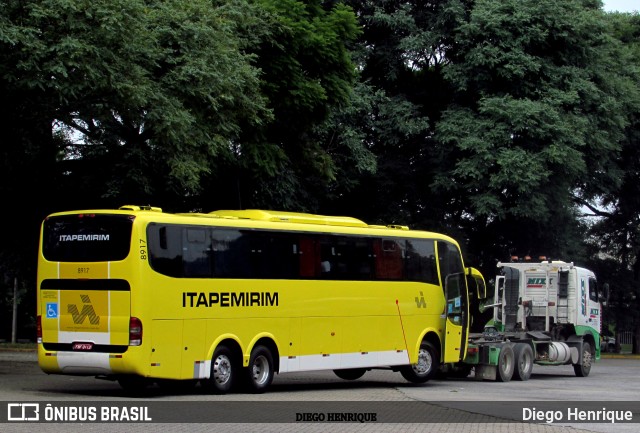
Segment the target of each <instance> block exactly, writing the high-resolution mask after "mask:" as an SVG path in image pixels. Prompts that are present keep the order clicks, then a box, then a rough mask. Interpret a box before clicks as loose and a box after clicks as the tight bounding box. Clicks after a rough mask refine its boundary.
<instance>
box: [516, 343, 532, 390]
mask: <svg viewBox="0 0 640 433" xmlns="http://www.w3.org/2000/svg"><path fill="white" fill-rule="evenodd" d="M513 356H514V358H515V361H516V365H515V368H514V370H513V379H515V380H522V381H524V380H529V378H530V377H531V373H532V372H533V349H531V346H529V345H528V344H526V343H517V344H516V345H515V347H514V348H513Z"/></svg>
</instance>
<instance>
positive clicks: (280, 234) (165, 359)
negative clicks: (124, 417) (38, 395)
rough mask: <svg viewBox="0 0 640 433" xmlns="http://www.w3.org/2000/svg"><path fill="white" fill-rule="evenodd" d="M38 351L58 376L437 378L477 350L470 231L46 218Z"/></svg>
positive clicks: (308, 222) (265, 219)
mask: <svg viewBox="0 0 640 433" xmlns="http://www.w3.org/2000/svg"><path fill="white" fill-rule="evenodd" d="M37 284H38V303H37V309H38V311H37V329H38V362H39V365H40V368H41V369H42V370H43V371H44V372H46V373H51V374H70V375H85V376H95V377H98V378H107V379H115V380H118V382H119V383H120V385H121V386H122V387H123V388H125V389H128V390H137V389H140V388H143V387H145V386H146V385H147V384H148V383H152V382H155V383H158V384H160V385H162V386H164V385H167V386H174V385H185V386H186V385H194V384H197V383H200V384H201V385H202V386H204V387H207V388H209V389H210V390H211V392H215V393H226V392H228V391H230V390H232V389H234V388H236V386H242V387H243V388H242V389H247V390H249V391H251V392H257V393H259V392H263V391H265V390H266V389H267V388H268V387H269V385H270V384H271V382H272V380H273V377H274V374H276V373H278V374H281V373H289V372H300V371H310V370H333V371H334V372H335V374H336V375H337V376H338V377H340V378H342V379H347V380H354V379H357V378H359V377H361V376H362V375H363V374H364V373H365V372H366V371H367V370H370V369H373V368H376V369H377V368H389V369H392V370H394V371H399V372H400V373H401V374H402V376H403V377H404V378H405V379H407V380H408V381H411V382H414V383H422V382H426V381H427V380H428V379H429V378H431V377H432V376H433V375H434V373H435V372H436V371H437V370H438V368H439V366H440V365H441V364H442V363H456V362H459V361H461V360H462V359H463V358H464V356H465V353H466V345H467V337H468V325H469V323H468V322H469V288H470V287H471V288H472V289H473V290H477V289H481V290H484V280H483V278H482V275H481V274H480V273H479V272H478V271H477V270H475V269H473V268H465V267H464V264H463V259H462V255H461V252H460V248H459V245H458V243H457V242H456V241H455V240H454V239H452V238H450V237H448V236H445V235H442V234H438V233H432V232H426V231H417V230H409V229H408V228H407V227H404V226H380V225H368V224H366V223H364V222H362V221H360V220H358V219H355V218H350V217H330V216H321V215H312V214H304V213H292V212H280V211H263V210H239V211H216V212H212V213H184V214H177V213H176V214H172V213H166V212H162V210H161V209H158V208H153V207H140V206H123V207H121V208H120V209H114V210H105V209H102V210H82V211H70V212H60V213H55V214H52V215H50V216H48V217H47V218H46V219H45V220H44V221H43V224H42V229H41V236H40V248H39V254H38V282H37Z"/></svg>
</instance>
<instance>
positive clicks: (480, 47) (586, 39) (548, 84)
mask: <svg viewBox="0 0 640 433" xmlns="http://www.w3.org/2000/svg"><path fill="white" fill-rule="evenodd" d="M599 6H600V5H599V3H598V2H592V3H587V2H582V1H577V0H576V1H566V2H554V1H540V2H520V1H511V0H505V1H501V2H492V1H484V0H481V1H477V2H476V3H475V5H474V7H473V9H472V10H471V12H470V14H469V16H468V18H467V19H466V20H465V22H464V23H462V24H461V25H460V26H459V27H458V29H457V32H456V41H457V44H456V46H455V49H454V50H450V51H449V52H448V58H449V61H450V63H449V65H448V66H447V68H446V69H445V71H444V73H445V77H446V80H447V82H448V83H449V84H450V86H451V88H452V89H453V92H454V97H453V100H452V102H451V104H450V105H449V106H448V108H447V109H446V110H445V111H444V112H443V115H442V118H441V119H440V120H439V121H438V123H437V126H436V141H437V143H438V146H439V149H440V158H439V161H438V162H436V163H435V164H434V167H438V173H437V174H436V181H435V182H434V184H433V186H434V188H436V189H438V190H440V191H446V192H448V194H450V196H451V197H453V198H452V206H451V210H452V215H456V218H458V219H459V221H460V225H462V226H463V227H466V228H467V230H465V231H466V232H467V233H471V236H472V237H474V236H475V237H476V238H477V239H480V238H481V237H487V236H488V238H489V239H493V240H494V242H493V243H494V245H493V246H492V247H491V250H492V251H490V252H489V254H486V253H483V255H485V256H494V257H505V256H506V255H507V254H509V253H511V252H512V251H513V252H517V253H520V254H523V253H535V254H539V253H543V254H545V255H550V256H552V257H569V256H570V257H572V260H573V261H580V260H581V259H582V258H586V256H585V250H584V246H583V242H582V236H581V228H580V224H579V222H578V221H577V217H578V215H579V213H578V210H577V209H576V208H575V206H574V205H573V204H572V199H573V194H574V193H575V192H576V190H577V189H579V188H580V187H581V186H583V185H585V184H589V185H593V186H595V185H602V184H612V185H615V184H619V182H620V171H619V170H618V169H617V167H616V164H615V162H616V161H617V159H618V158H619V156H620V149H621V146H620V140H621V138H622V133H623V128H624V117H625V115H626V109H625V108H626V107H625V101H626V96H625V92H626V90H627V88H628V85H629V78H628V77H626V76H625V74H624V72H621V71H619V69H618V68H616V67H614V66H613V65H614V64H617V61H618V59H617V55H618V47H619V44H618V43H617V42H616V41H615V40H614V39H613V38H612V37H611V35H610V32H609V28H608V27H607V25H606V21H605V19H604V14H603V13H602V11H601V10H600V9H599ZM454 200H455V202H454ZM456 208H457V209H458V210H457V211H456V210H455V209H456ZM474 228H475V229H474ZM472 243H473V244H475V245H476V246H478V245H481V243H480V242H477V241H472ZM483 249H484V247H483ZM568 253H572V254H571V255H569V254H568Z"/></svg>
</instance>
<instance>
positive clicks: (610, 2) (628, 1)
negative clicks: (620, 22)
mask: <svg viewBox="0 0 640 433" xmlns="http://www.w3.org/2000/svg"><path fill="white" fill-rule="evenodd" d="M603 3H604V10H605V11H607V12H613V11H618V12H634V11H638V10H640V0H603Z"/></svg>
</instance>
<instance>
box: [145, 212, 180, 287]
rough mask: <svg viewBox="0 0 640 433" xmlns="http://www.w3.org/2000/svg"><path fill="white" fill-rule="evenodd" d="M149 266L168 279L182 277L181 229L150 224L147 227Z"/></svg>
mask: <svg viewBox="0 0 640 433" xmlns="http://www.w3.org/2000/svg"><path fill="white" fill-rule="evenodd" d="M147 241H148V242H149V265H150V266H151V268H152V269H153V270H155V271H156V272H159V273H161V274H163V275H167V276H170V277H176V278H180V277H182V272H183V266H182V235H181V228H180V227H178V226H172V225H168V226H165V225H159V224H156V223H151V224H149V226H148V227H147Z"/></svg>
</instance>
